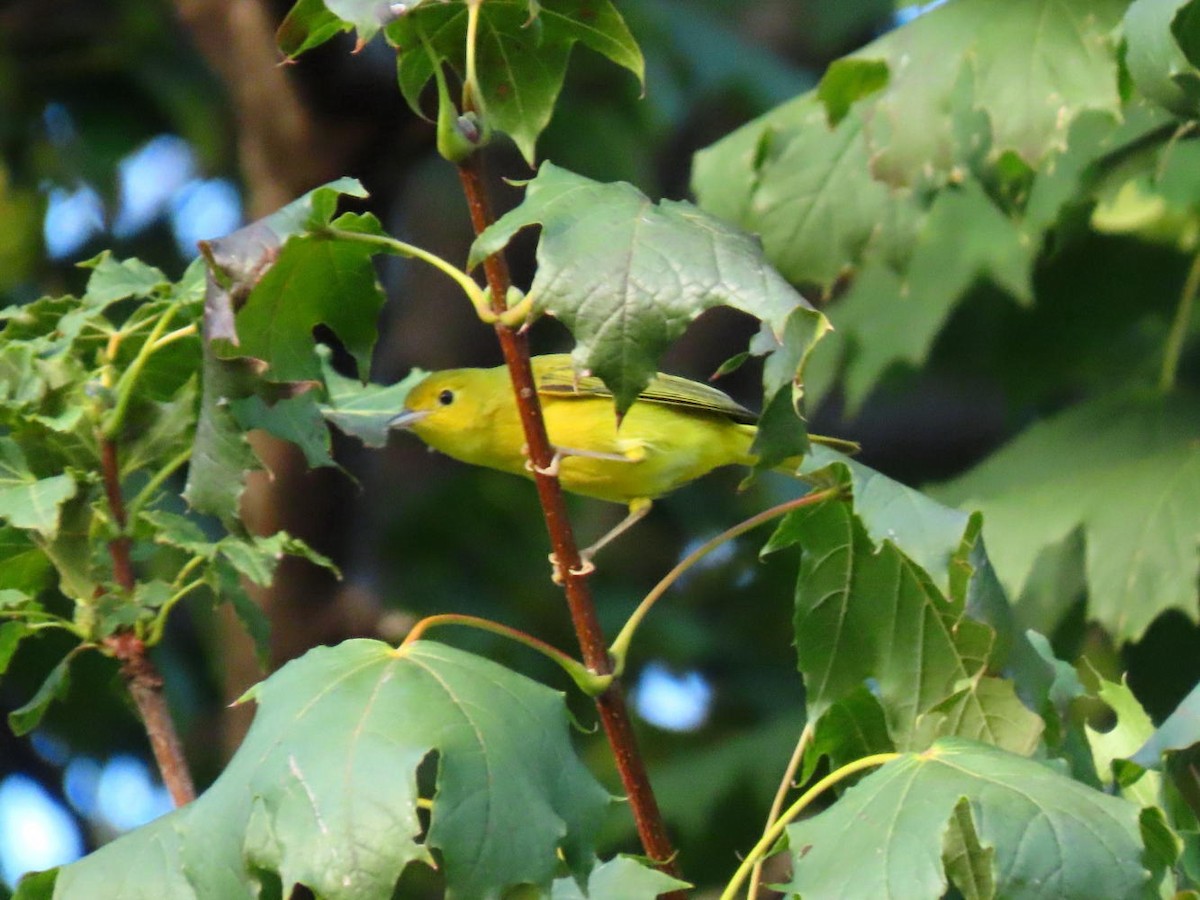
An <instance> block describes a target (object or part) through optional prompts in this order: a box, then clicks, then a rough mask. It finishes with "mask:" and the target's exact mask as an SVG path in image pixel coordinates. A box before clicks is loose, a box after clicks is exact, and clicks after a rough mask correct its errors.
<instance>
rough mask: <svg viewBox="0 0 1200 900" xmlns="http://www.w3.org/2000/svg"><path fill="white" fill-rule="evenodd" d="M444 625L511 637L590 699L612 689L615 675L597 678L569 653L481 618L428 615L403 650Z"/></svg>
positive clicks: (402, 645) (514, 629) (408, 635)
mask: <svg viewBox="0 0 1200 900" xmlns="http://www.w3.org/2000/svg"><path fill="white" fill-rule="evenodd" d="M442 625H464V626H466V627H467V628H477V629H479V630H480V631H488V632H491V633H492V634H498V635H500V636H501V637H506V638H509V639H510V640H514V641H516V642H517V643H518V644H523V645H525V646H526V647H529V648H530V649H531V650H536V651H537V652H538V653H540V654H542V656H544V657H546V658H547V659H548V660H550V661H551V662H552V663H554V664H555V665H557V666H558V667H559V668H560V669H562V670H563V671H564V672H566V673H567V674H568V675H570V676H571V680H572V681H574V682H575V684H577V685H578V686H579V689H580V690H581V691H583V692H584V693H585V694H587V695H588V696H589V697H595V696H597V695H599V694H602V693H603V692H604V691H605V690H607V689H608V686H609V684H611V683H612V676H611V675H603V676H600V675H596V674H595V673H593V672H589V671H588V670H587V669H586V668H584V666H583V665H582V664H581V663H580V662H579V660H577V659H572V658H571V657H570V656H568V655H567V654H565V653H563V652H562V651H561V650H559V649H558V648H557V647H553V646H551V645H550V644H547V643H546V642H545V641H543V640H539V639H538V638H535V637H534V636H533V635H531V634H526V633H525V632H524V631H519V630H517V629H516V628H510V627H509V626H507V625H502V624H500V623H499V622H493V621H492V620H491V619H482V618H480V617H479V616H468V615H460V614H456V613H443V614H440V615H436V616H426V617H425V618H424V619H421V621H419V622H417V624H416V625H414V626H413V627H412V630H411V631H409V632H408V634H407V635H406V636H405V638H404V641H403V642H402V643H401V644H400V646H401V647H406V646H408V645H409V644H411V643H413V642H415V641H418V640H420V638H421V636H422V635H423V634H424V633H425V632H426V631H428V630H429V629H430V628H437V627H439V626H442Z"/></svg>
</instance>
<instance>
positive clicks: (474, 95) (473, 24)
mask: <svg viewBox="0 0 1200 900" xmlns="http://www.w3.org/2000/svg"><path fill="white" fill-rule="evenodd" d="M482 2H483V0H467V64H466V67H465V68H466V72H465V73H464V75H465V77H464V79H463V104H462V105H463V109H464V110H468V109H470V110H475V111H476V112H479V111H480V107H481V101H482V98H483V92H482V91H481V90H479V77H478V75H477V74H476V71H475V48H476V46H477V44H478V40H477V38H478V35H479V6H480V4H481V3H482Z"/></svg>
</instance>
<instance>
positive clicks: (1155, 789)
mask: <svg viewBox="0 0 1200 900" xmlns="http://www.w3.org/2000/svg"><path fill="white" fill-rule="evenodd" d="M1099 681H1100V689H1099V690H1098V691H1097V696H1098V697H1099V699H1100V700H1102V701H1104V703H1105V704H1107V706H1108V708H1109V709H1111V710H1112V712H1113V715H1114V716H1115V717H1116V722H1115V723H1114V724H1113V725H1112V727H1111V728H1109V729H1107V730H1105V731H1099V730H1097V729H1094V728H1092V727H1091V726H1090V725H1085V726H1084V728H1085V729H1086V731H1087V738H1088V744H1089V745H1090V746H1091V748H1092V758H1093V760H1094V761H1095V764H1096V772H1097V773H1099V775H1100V778H1101V781H1102V783H1103V784H1104V786H1105V787H1106V788H1108V789H1110V790H1114V791H1115V790H1118V789H1119V790H1120V793H1121V796H1123V797H1127V798H1128V799H1130V800H1132V801H1133V802H1134V803H1136V804H1138V805H1139V806H1143V807H1144V806H1155V805H1157V804H1158V803H1159V802H1160V797H1159V789H1160V788H1161V787H1162V779H1161V776H1159V775H1158V773H1157V772H1146V773H1145V774H1142V772H1141V769H1140V768H1137V767H1135V766H1131V765H1129V764H1128V763H1125V767H1126V768H1127V769H1136V771H1135V773H1134V777H1135V778H1136V781H1134V782H1133V783H1131V784H1126V783H1125V782H1124V781H1123V780H1122V778H1121V777H1120V771H1119V769H1120V763H1124V762H1125V760H1127V759H1128V758H1129V757H1130V756H1132V755H1133V754H1134V753H1135V752H1136V751H1137V749H1138V748H1139V747H1141V746H1142V745H1143V744H1145V743H1146V741H1147V740H1148V739H1149V738H1150V735H1151V734H1153V733H1154V723H1153V722H1152V721H1151V720H1150V716H1149V715H1147V714H1146V711H1145V709H1143V708H1142V705H1141V703H1139V702H1138V699H1137V697H1135V696H1134V695H1133V691H1131V690H1130V689H1129V686H1128V685H1127V684H1125V683H1124V680H1122V681H1121V682H1120V683H1117V682H1115V681H1109V680H1107V679H1105V678H1100V679H1099Z"/></svg>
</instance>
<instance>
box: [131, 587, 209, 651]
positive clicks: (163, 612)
mask: <svg viewBox="0 0 1200 900" xmlns="http://www.w3.org/2000/svg"><path fill="white" fill-rule="evenodd" d="M204 583H205V582H204V579H203V578H197V579H195V580H194V581H192V582H191V583H189V584H186V585H184V586H183V587H181V588H180V589H179V590H177V591H176V592H175V593H174V594H172V595H171V596H170V598H168V599H167V601H166V603H164V604H163V605H162V606H160V607H159V608H158V614H157V615H156V616H155V617H154V620H153V621H152V622H151V623H150V629H149V633H148V634H147V635H146V645H147V646H149V647H153V646H154V645H155V644H157V643H158V642H159V641H161V640H162V634H163V629H164V628H165V627H166V625H167V616H168V615H170V613H171V610H172V609H174V608H175V604H176V603H178V602H179V601H180V600H182V599H183V598H184V597H186V596H187V595H188V594H190V593H191V592H192V591H194V590H195V589H196V588H198V587H201V586H203V585H204Z"/></svg>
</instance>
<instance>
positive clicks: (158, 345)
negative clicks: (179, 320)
mask: <svg viewBox="0 0 1200 900" xmlns="http://www.w3.org/2000/svg"><path fill="white" fill-rule="evenodd" d="M199 333H200V329H199V328H198V327H196V324H195V323H194V322H193V323H192V324H191V325H184V326H183V327H182V328H176V329H175V330H174V331H172V332H171V333H169V334H164V335H163V336H162V337H160V338H159V339H158V340H156V341H155V342H154V347H153V349H154V350H160V349H162V348H163V347H165V346H167V344H173V343H174V342H175V341H178V340H180V339H181V338H185V337H191V336H192V335H193V334H199Z"/></svg>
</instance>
